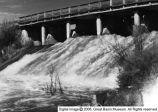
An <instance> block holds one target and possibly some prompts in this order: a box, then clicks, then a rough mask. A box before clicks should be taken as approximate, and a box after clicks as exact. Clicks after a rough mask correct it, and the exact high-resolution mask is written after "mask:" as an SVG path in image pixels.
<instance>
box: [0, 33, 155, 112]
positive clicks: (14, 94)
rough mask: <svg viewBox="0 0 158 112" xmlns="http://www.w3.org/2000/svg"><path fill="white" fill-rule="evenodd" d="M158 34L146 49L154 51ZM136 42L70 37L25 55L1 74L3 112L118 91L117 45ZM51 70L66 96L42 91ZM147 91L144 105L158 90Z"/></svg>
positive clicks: (53, 105)
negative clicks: (115, 48) (51, 94)
mask: <svg viewBox="0 0 158 112" xmlns="http://www.w3.org/2000/svg"><path fill="white" fill-rule="evenodd" d="M157 35H158V33H157V32H152V33H151V34H147V36H146V41H145V43H144V48H150V46H151V45H152V43H153V41H154V40H155V39H156V40H157ZM132 41H133V38H132V37H131V36H129V37H126V38H125V37H122V36H119V35H104V36H99V37H94V36H88V37H78V38H69V39H67V40H66V41H65V42H64V43H57V44H56V45H54V46H51V47H49V48H47V49H44V50H41V51H38V52H36V53H34V54H31V55H25V56H24V57H22V58H21V59H20V60H19V61H17V62H15V63H13V64H11V65H9V66H8V67H7V68H6V69H4V70H3V71H1V72H0V88H1V89H0V110H1V111H4V112H5V111H6V112H8V111H10V110H11V111H15V112H16V111H28V110H29V111H30V112H31V110H32V111H33V110H34V109H36V110H37V111H40V110H41V109H42V108H44V109H50V108H51V109H52V108H56V107H57V106H58V105H71V106H72V105H74V106H75V105H81V104H82V103H84V102H89V101H90V99H92V95H91V94H90V93H89V92H91V91H93V90H96V91H97V90H106V89H115V88H117V87H118V84H117V76H118V75H119V72H120V70H119V66H118V65H114V66H111V65H113V63H115V59H116V58H115V56H116V54H117V53H116V52H115V50H114V49H113V46H115V45H116V44H120V45H121V46H128V45H129V44H130V43H131V42H132ZM154 42H157V41H154ZM132 48H133V47H131V51H129V52H128V53H130V52H132ZM52 65H53V66H52ZM50 67H53V68H52V69H54V70H55V74H56V73H57V74H58V75H59V78H60V80H61V85H62V87H63V90H64V95H60V94H56V95H54V96H49V95H47V94H46V93H45V91H44V90H43V89H42V88H45V87H46V85H47V84H48V83H50V77H49V75H53V74H50V72H49V70H50V69H49V68H50ZM152 87H153V86H152ZM155 87H157V85H156V86H155ZM155 87H153V88H155ZM68 90H69V91H68ZM145 90H147V91H144V93H143V95H144V101H145V102H144V104H145V105H147V104H148V101H149V100H150V101H151V99H150V97H151V96H152V95H155V92H157V91H155V89H152V91H150V93H149V92H148V90H150V88H148V87H147V89H145ZM76 91H77V92H76ZM156 94H157V93H156ZM155 96H156V95H155ZM152 100H154V98H152ZM150 103H152V101H151V102H150ZM153 103H154V104H155V105H156V104H157V102H153ZM154 104H153V105H154ZM43 111H44V110H43ZM45 111H46V110H45ZM50 112H51V110H50Z"/></svg>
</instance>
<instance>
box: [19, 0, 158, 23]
mask: <svg viewBox="0 0 158 112" xmlns="http://www.w3.org/2000/svg"><path fill="white" fill-rule="evenodd" d="M153 1H158V0H100V1H96V2H91V3H88V4H82V5H77V6H71V7H66V8H62V9H56V10H50V11H46V12H41V13H36V14H32V15H28V16H23V17H20V21H19V23H20V24H28V23H34V22H39V21H45V20H53V19H60V18H64V17H70V16H73V15H77V14H83V13H89V12H95V11H100V10H108V9H110V8H115V7H119V6H126V5H133V4H140V3H146V2H153Z"/></svg>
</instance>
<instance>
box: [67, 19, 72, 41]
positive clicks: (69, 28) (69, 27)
mask: <svg viewBox="0 0 158 112" xmlns="http://www.w3.org/2000/svg"><path fill="white" fill-rule="evenodd" d="M70 34H71V24H70V22H67V23H66V37H67V39H68V38H70Z"/></svg>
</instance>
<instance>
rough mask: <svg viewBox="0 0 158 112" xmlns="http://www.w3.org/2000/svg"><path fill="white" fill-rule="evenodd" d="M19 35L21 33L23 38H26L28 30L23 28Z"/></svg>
mask: <svg viewBox="0 0 158 112" xmlns="http://www.w3.org/2000/svg"><path fill="white" fill-rule="evenodd" d="M21 35H22V37H24V38H28V37H29V35H28V32H27V30H25V29H24V30H22V32H21Z"/></svg>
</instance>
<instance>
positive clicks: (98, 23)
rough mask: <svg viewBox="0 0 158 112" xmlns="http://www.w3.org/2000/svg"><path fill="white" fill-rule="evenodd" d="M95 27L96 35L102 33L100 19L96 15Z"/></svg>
mask: <svg viewBox="0 0 158 112" xmlns="http://www.w3.org/2000/svg"><path fill="white" fill-rule="evenodd" d="M96 27H97V35H101V33H102V21H101V18H100V17H98V18H97V20H96Z"/></svg>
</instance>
